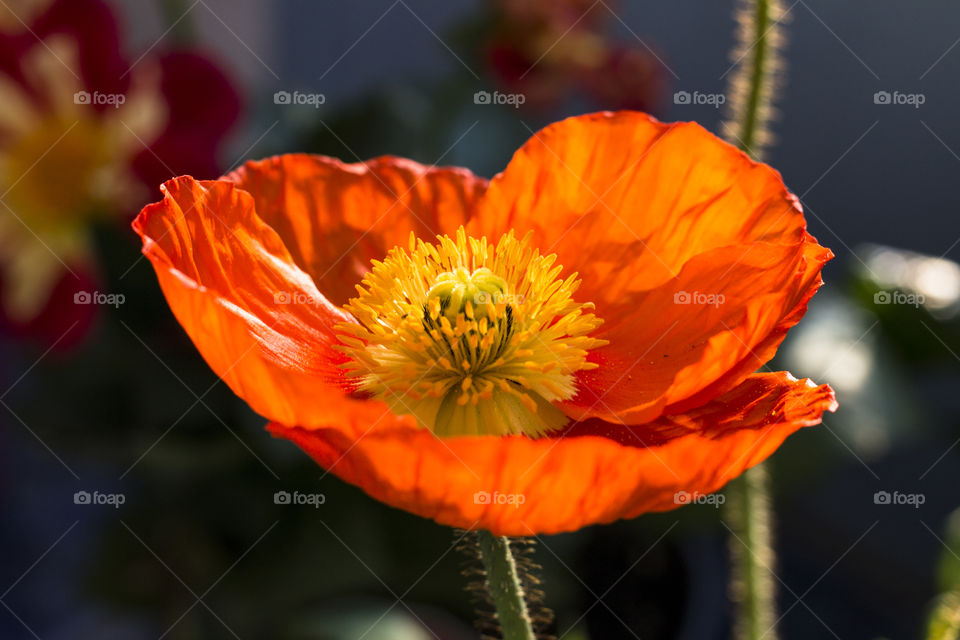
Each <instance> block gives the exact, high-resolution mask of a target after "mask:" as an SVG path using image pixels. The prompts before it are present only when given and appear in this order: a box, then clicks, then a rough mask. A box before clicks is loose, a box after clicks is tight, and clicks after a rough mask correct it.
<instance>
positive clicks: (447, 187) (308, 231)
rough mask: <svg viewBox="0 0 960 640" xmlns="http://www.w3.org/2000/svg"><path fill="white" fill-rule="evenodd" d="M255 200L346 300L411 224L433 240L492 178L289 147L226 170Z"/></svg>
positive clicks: (305, 266)
mask: <svg viewBox="0 0 960 640" xmlns="http://www.w3.org/2000/svg"><path fill="white" fill-rule="evenodd" d="M228 179H230V180H233V181H234V182H236V183H237V184H238V185H239V186H240V188H241V189H243V190H244V191H247V192H249V193H250V194H251V195H252V196H253V199H254V201H255V202H256V208H257V212H258V213H259V215H260V217H261V218H262V219H263V220H264V221H265V222H266V223H267V224H269V225H270V226H271V227H273V228H274V229H276V231H277V233H279V234H280V236H281V237H282V238H283V239H284V241H285V242H286V245H287V248H288V249H289V250H290V253H291V254H292V255H293V258H294V260H295V261H296V264H297V265H298V266H299V267H300V268H301V269H302V270H303V271H305V272H306V273H309V274H310V275H311V276H312V277H313V279H314V282H315V283H316V285H317V287H319V288H320V290H321V291H323V292H324V294H326V296H327V297H328V299H329V300H330V301H331V302H333V303H334V304H337V305H342V304H345V303H346V302H347V300H348V299H349V298H350V297H352V296H354V295H356V291H355V289H354V286H355V285H356V284H357V283H359V282H360V280H361V278H362V277H363V274H364V273H366V272H367V270H368V269H369V268H370V261H371V260H373V259H377V260H380V259H382V258H383V257H384V256H385V255H386V253H387V251H388V250H390V249H392V248H393V247H395V246H398V245H399V246H406V245H407V243H408V241H409V236H410V232H411V231H412V232H413V233H415V234H416V235H417V237H419V238H423V239H427V240H432V239H433V238H434V236H436V235H437V234H451V233H453V232H454V231H455V230H456V229H457V228H458V227H459V226H460V225H462V224H464V223H465V222H466V219H467V216H468V215H469V212H470V211H471V210H472V209H473V208H474V206H475V203H476V202H477V200H478V198H479V197H480V195H481V194H483V192H484V190H485V189H486V186H487V181H486V180H485V179H483V178H478V177H477V176H474V175H473V174H472V173H470V172H469V171H467V170H465V169H448V168H440V167H429V166H425V165H421V164H419V163H417V162H413V161H412V160H406V159H403V158H394V157H383V158H377V159H375V160H370V161H368V162H364V163H356V164H346V163H343V162H340V161H339V160H336V159H334V158H328V157H324V156H316V155H305V154H290V155H283V156H277V157H273V158H267V159H266V160H260V161H255V162H248V163H247V164H245V165H244V166H243V167H241V168H240V169H238V170H237V171H235V172H234V173H232V174H230V175H229V176H228Z"/></svg>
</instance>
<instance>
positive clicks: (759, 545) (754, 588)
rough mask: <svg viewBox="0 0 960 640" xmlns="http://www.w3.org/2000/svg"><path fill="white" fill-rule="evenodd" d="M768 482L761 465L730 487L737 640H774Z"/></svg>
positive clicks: (773, 594)
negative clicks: (762, 639)
mask: <svg viewBox="0 0 960 640" xmlns="http://www.w3.org/2000/svg"><path fill="white" fill-rule="evenodd" d="M768 485H769V478H768V476H767V470H766V468H765V467H764V466H763V465H760V466H757V467H754V468H753V469H750V470H749V471H747V472H745V473H744V474H743V475H741V476H740V477H739V478H737V479H736V480H734V481H733V482H731V483H730V485H729V487H728V490H727V493H728V495H729V497H730V500H729V502H728V507H727V511H726V513H725V514H724V518H725V520H727V522H728V524H729V526H730V528H731V530H732V531H733V534H734V537H733V539H732V540H731V541H730V555H731V561H732V565H733V586H734V593H733V598H734V600H735V604H736V611H735V629H734V637H735V638H736V639H737V640H760V638H765V639H767V640H776V637H777V634H776V629H774V628H773V627H774V626H775V625H776V622H775V614H774V612H775V611H776V589H775V588H774V584H773V564H774V561H775V558H774V551H773V541H772V535H771V533H770V520H771V517H772V514H771V511H770V502H769V499H768V494H769V486H768Z"/></svg>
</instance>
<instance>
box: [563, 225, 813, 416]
mask: <svg viewBox="0 0 960 640" xmlns="http://www.w3.org/2000/svg"><path fill="white" fill-rule="evenodd" d="M830 255H831V254H830V253H829V251H828V250H826V249H823V248H822V247H820V246H819V245H816V244H803V245H798V246H784V245H775V244H773V245H771V244H766V243H757V244H754V245H750V246H749V247H742V246H737V247H725V248H722V249H716V250H713V251H709V252H707V253H704V254H701V255H699V256H696V257H695V258H693V259H692V260H690V261H689V262H688V263H687V264H686V265H685V266H684V268H683V270H682V271H681V273H680V275H679V276H678V277H677V278H675V279H673V280H671V281H669V282H667V283H665V284H664V285H662V286H660V287H657V288H656V289H653V290H651V291H647V292H642V293H640V294H637V295H636V296H633V297H631V299H630V301H629V306H631V307H632V308H626V309H624V308H623V306H626V305H621V308H620V309H617V310H616V311H614V312H613V313H611V314H610V315H608V316H607V317H606V318H605V325H604V326H602V327H601V329H600V331H598V332H597V334H596V336H597V337H599V338H603V339H606V340H609V344H607V345H606V346H604V347H601V348H599V349H596V350H594V351H593V352H592V353H591V354H590V357H589V359H590V360H591V361H593V362H596V363H597V364H598V365H599V366H598V367H597V368H596V369H593V370H589V371H583V372H579V373H578V387H579V393H578V395H577V396H576V397H575V398H573V399H572V400H571V401H569V402H567V403H565V404H564V409H565V411H566V412H567V413H568V415H570V416H572V417H574V418H577V419H584V418H588V417H599V418H601V419H603V420H606V421H609V422H617V423H623V424H638V423H642V422H648V421H650V420H652V419H654V418H655V417H656V416H658V415H660V414H661V413H663V412H664V411H666V410H667V409H668V407H670V405H677V403H683V405H682V406H673V407H672V408H673V409H674V410H678V409H679V410H683V409H685V408H687V407H692V406H698V405H699V404H703V403H705V402H707V401H709V400H711V399H712V398H714V397H716V396H717V395H719V394H720V393H723V392H724V391H727V390H728V389H730V388H732V387H734V386H735V385H736V384H738V383H739V382H740V381H741V380H743V379H744V378H745V377H746V376H747V375H748V374H749V373H751V372H752V371H755V370H756V369H757V368H759V367H760V366H762V365H763V364H765V363H766V362H767V361H768V360H769V359H770V358H772V357H773V355H774V354H775V353H776V349H777V347H778V346H779V344H780V342H781V341H782V340H783V338H784V337H785V335H786V332H787V330H788V329H789V328H790V327H792V326H793V325H795V324H796V323H797V322H798V321H799V319H800V317H802V315H803V311H804V310H805V308H806V304H807V302H808V301H809V299H810V297H811V296H812V295H813V294H814V293H815V292H816V290H817V288H818V287H819V284H820V282H821V281H820V275H819V274H820V269H821V267H822V265H823V263H824V262H825V261H826V260H827V259H829V257H830ZM691 398H695V399H696V402H690V401H689V399H691Z"/></svg>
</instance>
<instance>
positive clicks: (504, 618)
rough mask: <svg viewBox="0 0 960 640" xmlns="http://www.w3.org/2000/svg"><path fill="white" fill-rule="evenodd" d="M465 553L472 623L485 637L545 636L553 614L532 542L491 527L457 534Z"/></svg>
mask: <svg viewBox="0 0 960 640" xmlns="http://www.w3.org/2000/svg"><path fill="white" fill-rule="evenodd" d="M457 535H458V539H459V544H458V548H459V549H460V550H461V551H463V552H464V553H465V554H466V557H467V562H466V565H465V567H464V569H463V575H464V576H466V577H467V578H469V582H468V583H467V591H469V592H470V593H471V594H472V596H473V602H474V605H475V606H476V621H475V625H476V627H477V630H478V631H479V632H480V634H481V637H482V638H483V639H484V640H501V639H502V640H548V639H551V638H553V636H552V635H551V634H550V632H549V629H550V627H551V626H552V623H553V612H552V611H550V609H548V608H547V607H546V606H545V605H544V603H543V600H544V594H543V589H542V588H541V582H540V579H539V577H538V573H539V571H540V566H539V565H537V564H536V563H535V562H534V561H533V551H534V548H535V542H534V540H532V539H530V538H506V537H502V536H495V535H493V534H492V533H490V532H489V531H476V532H469V533H468V532H463V531H460V532H458V533H457Z"/></svg>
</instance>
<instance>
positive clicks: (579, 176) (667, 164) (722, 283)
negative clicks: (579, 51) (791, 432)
mask: <svg viewBox="0 0 960 640" xmlns="http://www.w3.org/2000/svg"><path fill="white" fill-rule="evenodd" d="M805 225H806V223H805V221H804V218H803V215H802V211H801V208H800V205H799V203H798V202H797V199H796V198H795V197H794V196H793V195H792V194H790V192H789V191H788V190H787V189H786V187H785V186H784V184H783V181H782V180H781V178H780V175H779V174H778V173H777V172H776V171H775V170H773V169H771V168H770V167H768V166H766V165H763V164H760V163H757V162H754V161H752V160H750V159H749V158H748V157H747V156H746V155H745V154H743V153H742V152H740V151H739V150H737V149H736V148H734V147H733V146H731V145H729V144H727V143H725V142H723V141H722V140H720V139H719V138H717V137H716V136H714V135H712V134H710V133H709V132H707V131H706V130H704V129H703V128H702V127H700V126H699V125H697V124H695V123H675V124H664V123H660V122H658V121H656V120H655V119H653V118H651V117H649V116H647V115H645V114H641V113H635V112H618V113H599V114H591V115H587V116H580V117H576V118H570V119H568V120H564V121H562V122H559V123H556V124H554V125H551V126H548V127H547V128H546V129H544V130H542V131H540V132H538V133H537V134H535V135H534V137H533V138H532V139H531V140H530V141H529V142H528V143H527V144H526V145H524V146H523V147H522V148H521V149H520V150H519V151H518V152H517V153H516V155H515V156H514V158H513V160H512V161H511V162H510V165H509V166H508V167H507V169H506V170H505V171H504V172H503V173H502V174H501V175H499V176H497V177H496V178H494V179H493V180H492V181H491V183H490V187H489V189H488V191H487V194H486V195H485V196H484V198H483V200H482V201H481V206H480V210H479V213H478V216H477V217H476V218H475V219H473V220H472V222H471V228H472V233H473V234H474V235H477V234H478V233H483V234H487V235H491V236H493V237H497V236H498V235H499V234H500V233H503V232H504V231H505V230H506V229H508V228H513V229H515V230H516V231H518V232H520V233H523V232H525V231H532V232H533V234H534V236H535V239H536V240H535V243H536V244H537V246H538V247H539V249H540V250H541V252H544V253H556V254H557V255H558V260H557V262H558V263H559V264H562V265H563V266H564V268H565V272H566V273H571V272H577V273H578V274H579V275H580V277H581V278H582V282H581V287H580V290H579V291H578V294H577V295H578V299H580V300H583V301H590V302H593V303H595V304H596V306H597V315H598V316H599V317H601V318H603V320H604V325H603V327H601V329H600V330H599V331H598V332H597V333H596V337H600V338H603V339H606V340H608V341H609V344H608V345H607V346H605V347H603V348H600V349H597V350H595V351H594V352H593V353H592V354H591V356H590V360H591V361H593V362H595V363H597V364H598V365H600V366H599V368H597V369H595V370H592V371H583V372H579V373H578V381H579V389H580V393H579V394H578V396H577V397H575V398H573V399H572V400H571V401H568V402H566V403H565V404H564V407H563V408H564V410H565V411H566V412H567V413H568V414H569V415H571V416H572V417H574V418H576V419H587V418H590V417H599V418H601V419H603V420H606V421H611V422H619V423H624V424H637V423H642V422H647V421H649V420H652V419H654V418H656V417H657V416H658V415H660V414H661V413H662V412H664V411H665V410H667V409H668V408H669V407H671V405H675V406H674V407H673V408H678V407H683V408H686V407H689V406H695V404H694V403H692V402H691V401H689V400H690V399H691V398H696V399H697V400H698V402H700V403H703V402H706V401H708V400H710V399H711V398H713V397H716V396H717V395H719V394H721V393H723V392H725V391H727V390H729V389H731V388H733V387H734V386H736V384H738V383H739V382H740V381H742V380H743V379H744V377H745V376H746V375H748V374H749V373H750V372H751V371H754V370H756V369H757V368H758V367H759V366H760V365H762V364H764V363H765V362H766V361H767V360H769V359H770V358H771V357H772V356H773V354H774V352H775V351H776V348H777V346H778V345H779V343H780V341H781V340H782V339H783V337H784V335H785V332H786V330H787V329H788V328H789V327H791V326H793V324H795V323H796V322H797V320H798V319H799V317H800V316H801V315H802V312H803V309H804V308H805V306H806V303H807V301H808V300H809V298H810V296H812V295H813V293H814V292H815V291H816V289H817V288H818V287H819V285H820V282H821V281H820V277H819V272H820V270H821V268H822V265H823V263H824V262H826V261H827V260H829V259H830V258H831V257H832V253H830V251H829V250H827V249H824V248H823V247H820V246H819V245H818V244H816V241H815V239H813V238H812V236H810V235H809V234H808V233H807V232H806V226H805ZM677 296H681V297H683V296H687V297H694V298H695V299H694V300H693V301H692V304H688V305H685V306H681V305H680V304H679V303H681V302H682V300H678V299H677ZM696 298H702V299H706V300H707V302H706V303H703V304H697V299H696ZM716 300H722V303H720V304H715V301H716Z"/></svg>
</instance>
